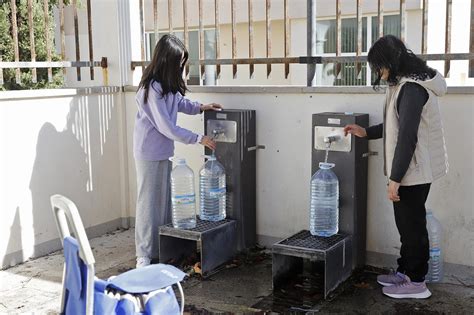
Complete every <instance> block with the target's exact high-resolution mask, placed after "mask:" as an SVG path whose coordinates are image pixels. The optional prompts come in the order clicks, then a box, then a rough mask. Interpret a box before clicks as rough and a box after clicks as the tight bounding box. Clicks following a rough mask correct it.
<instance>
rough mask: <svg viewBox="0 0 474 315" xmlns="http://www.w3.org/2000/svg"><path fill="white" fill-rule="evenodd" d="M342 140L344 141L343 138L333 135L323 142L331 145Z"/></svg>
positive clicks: (325, 138)
mask: <svg viewBox="0 0 474 315" xmlns="http://www.w3.org/2000/svg"><path fill="white" fill-rule="evenodd" d="M341 139H342V138H341V136H340V135H332V136H327V137H324V140H323V141H324V143H326V144H329V145H330V144H331V143H333V142H337V141H339V140H341Z"/></svg>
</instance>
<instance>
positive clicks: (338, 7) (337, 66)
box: [334, 0, 342, 78]
mask: <svg viewBox="0 0 474 315" xmlns="http://www.w3.org/2000/svg"><path fill="white" fill-rule="evenodd" d="M341 32H342V30H341V0H337V1H336V56H340V55H341V52H342V48H341V41H342V39H341ZM334 67H335V69H336V73H335V74H336V78H340V74H341V68H342V65H341V64H340V63H335V64H334Z"/></svg>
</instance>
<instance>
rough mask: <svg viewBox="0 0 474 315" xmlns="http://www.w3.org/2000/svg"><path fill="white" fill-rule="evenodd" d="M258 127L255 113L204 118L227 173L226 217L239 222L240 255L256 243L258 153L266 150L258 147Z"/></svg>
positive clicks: (227, 112)
mask: <svg viewBox="0 0 474 315" xmlns="http://www.w3.org/2000/svg"><path fill="white" fill-rule="evenodd" d="M255 127H256V126H255V110H237V109H229V110H222V111H207V112H205V114H204V128H205V134H206V135H207V136H209V137H212V138H213V139H214V141H216V143H217V149H216V151H215V155H216V157H217V160H218V161H219V162H220V163H221V164H222V165H223V166H224V169H225V173H226V185H227V187H226V189H227V195H226V201H227V206H226V213H227V218H230V219H234V220H236V221H237V240H236V243H237V245H236V246H237V250H239V251H240V250H242V249H245V248H248V247H251V246H253V245H255V243H256V151H257V149H260V148H263V147H262V146H257V144H256V130H255ZM206 154H211V151H210V149H208V148H206Z"/></svg>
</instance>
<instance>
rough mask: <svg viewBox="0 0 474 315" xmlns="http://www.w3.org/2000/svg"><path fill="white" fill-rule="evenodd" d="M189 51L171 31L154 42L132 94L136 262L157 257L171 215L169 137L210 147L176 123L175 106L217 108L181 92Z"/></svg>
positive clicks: (192, 110)
mask: <svg viewBox="0 0 474 315" xmlns="http://www.w3.org/2000/svg"><path fill="white" fill-rule="evenodd" d="M187 60H188V52H187V50H186V47H185V46H184V45H183V43H182V42H181V41H180V40H179V39H178V38H177V37H175V36H173V35H165V36H163V37H162V38H161V39H160V40H159V41H158V43H157V44H156V47H155V50H154V52H153V59H152V61H151V63H150V65H149V66H148V67H147V68H146V69H145V71H144V72H143V76H142V79H141V81H140V85H139V86H138V87H139V89H138V92H137V96H136V100H137V104H138V113H137V116H136V120H135V129H134V134H133V153H134V156H135V165H136V171H137V208H136V221H135V246H136V256H137V267H143V266H146V265H149V264H150V261H151V260H152V259H155V258H158V227H159V226H160V225H163V224H166V223H169V222H170V221H171V209H170V208H171V207H170V203H171V194H170V173H171V162H170V161H169V158H170V157H172V156H173V155H174V142H175V141H179V142H182V143H186V144H201V145H203V146H206V147H208V148H210V149H212V150H214V149H215V147H216V144H215V142H214V141H213V140H212V139H211V138H209V137H207V136H202V135H199V134H196V133H193V132H192V131H189V130H187V129H184V128H181V127H179V126H177V125H176V119H177V116H178V112H182V113H185V114H188V115H197V114H200V113H202V112H203V111H205V110H219V109H221V108H222V106H221V105H219V104H214V103H212V104H208V105H203V104H201V103H199V102H192V101H190V100H188V99H186V98H185V97H184V94H185V92H186V91H187V88H186V83H185V81H184V79H183V72H184V68H185V64H186V62H187Z"/></svg>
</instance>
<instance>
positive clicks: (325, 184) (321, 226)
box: [309, 162, 339, 237]
mask: <svg viewBox="0 0 474 315" xmlns="http://www.w3.org/2000/svg"><path fill="white" fill-rule="evenodd" d="M334 166H335V164H333V163H322V162H321V163H319V170H318V171H317V172H316V173H314V175H313V177H312V178H311V207H310V216H309V230H310V232H311V234H312V235H317V236H324V237H328V236H331V235H334V234H337V232H338V230H339V180H338V179H337V176H336V174H334V172H333V171H332V170H331V168H333V167H334Z"/></svg>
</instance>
